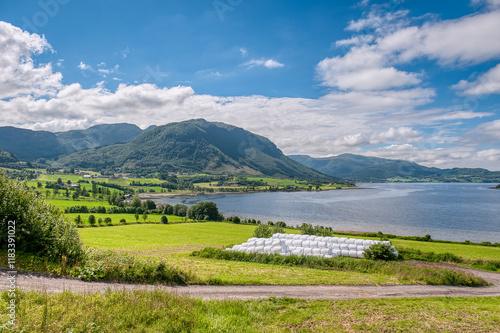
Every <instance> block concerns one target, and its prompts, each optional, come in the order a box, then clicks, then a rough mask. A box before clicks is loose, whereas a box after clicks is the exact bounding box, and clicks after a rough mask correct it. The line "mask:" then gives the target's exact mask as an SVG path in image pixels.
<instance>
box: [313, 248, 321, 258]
mask: <svg viewBox="0 0 500 333" xmlns="http://www.w3.org/2000/svg"><path fill="white" fill-rule="evenodd" d="M312 252H313V253H312V255H313V256H315V257H320V256H321V249H319V248H313V249H312Z"/></svg>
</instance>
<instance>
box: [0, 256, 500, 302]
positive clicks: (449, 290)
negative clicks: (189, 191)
mask: <svg viewBox="0 0 500 333" xmlns="http://www.w3.org/2000/svg"><path fill="white" fill-rule="evenodd" d="M434 266H436V265H434ZM439 266H440V267H443V266H445V267H447V268H452V269H460V270H465V271H468V272H471V273H472V274H474V275H476V276H478V277H481V278H483V279H484V280H486V281H488V282H490V283H492V284H494V285H493V286H488V287H478V288H473V287H453V286H431V285H314V286H270V285H264V286H206V285H189V286H173V287H172V286H164V285H140V284H126V283H111V282H85V281H81V280H79V279H76V278H67V277H58V276H51V275H48V274H40V273H33V272H26V271H17V274H16V285H17V287H18V288H20V289H23V290H33V291H39V292H48V293H60V292H63V291H72V292H83V293H94V292H105V291H108V290H111V291H131V290H164V291H168V292H171V293H174V294H177V295H187V296H191V297H198V298H199V297H201V298H203V299H219V300H222V299H241V300H248V299H258V298H268V297H271V296H274V297H294V298H303V299H352V298H396V297H440V296H446V297H472V296H490V297H491V296H500V273H493V272H486V271H480V270H475V269H471V268H462V267H460V268H458V267H456V266H452V265H446V264H444V265H443V264H440V265H439ZM8 277H9V273H8V270H7V269H5V268H0V291H4V290H8V289H9V287H10V285H9V284H10V282H9V280H8Z"/></svg>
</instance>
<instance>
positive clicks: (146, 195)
mask: <svg viewBox="0 0 500 333" xmlns="http://www.w3.org/2000/svg"><path fill="white" fill-rule="evenodd" d="M372 189H374V188H369V187H346V188H339V189H337V188H332V189H326V190H318V191H316V190H314V191H220V192H187V193H171V192H170V193H139V194H138V195H137V197H138V198H139V199H141V200H147V199H159V198H166V197H174V196H198V195H217V194H247V193H272V192H279V193H281V192H284V193H295V192H325V191H346V190H372Z"/></svg>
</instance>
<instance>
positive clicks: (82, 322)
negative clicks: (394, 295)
mask: <svg viewBox="0 0 500 333" xmlns="http://www.w3.org/2000/svg"><path fill="white" fill-rule="evenodd" d="M17 300H18V303H17V305H18V308H17V322H16V327H15V329H14V330H13V331H16V332H40V333H45V332H75V333H77V332H99V333H101V332H106V333H114V332H120V333H121V332H175V333H177V332H419V333H420V332H442V331H446V332H498V322H499V321H500V310H499V309H500V298H499V297H485V298H480V297H477V298H476V297H471V298H445V297H443V298H425V299H418V298H403V299H358V300H356V299H352V300H339V301H330V300H317V301H316V300H315V301H307V300H300V299H292V298H275V297H271V298H268V299H261V300H251V301H238V300H232V301H230V300H224V301H217V300H210V301H203V300H201V299H193V298H188V297H183V296H175V295H172V294H169V293H166V292H160V291H135V292H109V293H105V294H99V293H96V294H76V293H70V292H64V293H61V294H54V295H49V294H45V293H34V292H22V291H18V293H17ZM8 301H9V298H8V296H7V292H4V293H2V294H0V308H2V309H5V308H6V306H7V304H8V303H7V302H8ZM7 319H8V317H7V313H6V312H5V311H2V312H0V323H4V322H6V321H7ZM0 331H1V329H0Z"/></svg>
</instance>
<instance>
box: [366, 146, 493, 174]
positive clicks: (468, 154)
mask: <svg viewBox="0 0 500 333" xmlns="http://www.w3.org/2000/svg"><path fill="white" fill-rule="evenodd" d="M364 155H367V156H373V157H381V158H388V159H400V160H406V161H410V162H415V163H418V164H421V165H425V166H428V167H438V168H443V169H445V168H454V167H457V164H459V165H460V166H462V167H468V168H485V167H486V168H488V167H489V169H490V170H495V171H500V163H499V162H500V149H484V150H478V149H475V148H471V147H453V148H420V147H417V146H413V145H411V144H403V145H390V146H386V147H382V148H378V149H374V150H371V151H369V152H367V153H366V154H364Z"/></svg>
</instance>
